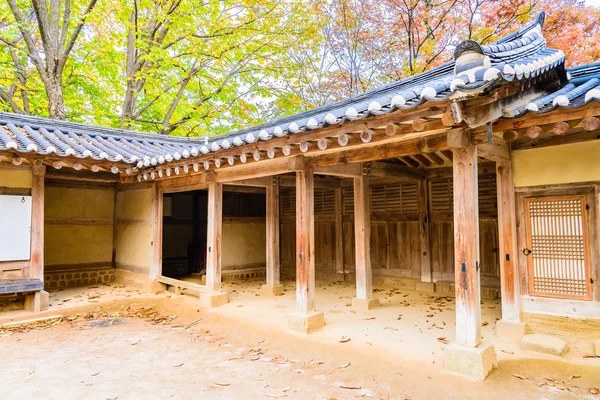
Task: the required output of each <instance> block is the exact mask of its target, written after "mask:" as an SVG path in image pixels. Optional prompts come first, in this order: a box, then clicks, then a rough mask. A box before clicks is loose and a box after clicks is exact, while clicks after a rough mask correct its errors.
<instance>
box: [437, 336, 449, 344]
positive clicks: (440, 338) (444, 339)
mask: <svg viewBox="0 0 600 400" xmlns="http://www.w3.org/2000/svg"><path fill="white" fill-rule="evenodd" d="M437 341H438V342H440V343H444V344H448V343H450V342H449V341H448V339H446V338H445V337H439V338H437Z"/></svg>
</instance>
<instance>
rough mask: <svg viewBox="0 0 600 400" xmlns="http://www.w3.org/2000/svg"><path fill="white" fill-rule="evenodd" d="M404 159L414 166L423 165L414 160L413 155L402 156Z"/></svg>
mask: <svg viewBox="0 0 600 400" xmlns="http://www.w3.org/2000/svg"><path fill="white" fill-rule="evenodd" d="M400 159H401V160H402V161H404V162H405V163H407V164H408V165H410V166H411V167H412V168H419V167H420V166H421V165H420V164H419V163H418V162H417V161H416V160H414V159H413V158H412V157H411V156H404V157H402V158H400Z"/></svg>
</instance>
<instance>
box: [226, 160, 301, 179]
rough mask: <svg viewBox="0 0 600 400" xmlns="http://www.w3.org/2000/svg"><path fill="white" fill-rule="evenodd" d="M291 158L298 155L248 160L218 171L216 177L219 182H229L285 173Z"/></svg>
mask: <svg viewBox="0 0 600 400" xmlns="http://www.w3.org/2000/svg"><path fill="white" fill-rule="evenodd" d="M298 157H301V156H298ZM289 160H296V157H294V158H275V159H273V160H265V161H263V162H260V163H256V161H253V162H250V160H248V162H247V163H246V164H242V165H241V166H239V167H228V168H224V169H222V170H218V171H216V179H217V182H219V183H228V182H235V181H241V180H248V179H255V178H264V177H268V176H272V175H280V174H285V173H288V172H290V167H289V166H288V163H289V162H290V161H289Z"/></svg>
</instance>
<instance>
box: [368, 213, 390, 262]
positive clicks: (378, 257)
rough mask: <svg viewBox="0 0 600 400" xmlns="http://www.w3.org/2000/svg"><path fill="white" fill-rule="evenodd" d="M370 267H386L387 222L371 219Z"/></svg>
mask: <svg viewBox="0 0 600 400" xmlns="http://www.w3.org/2000/svg"><path fill="white" fill-rule="evenodd" d="M370 248H371V267H372V268H388V223H387V222H384V221H371V242H370Z"/></svg>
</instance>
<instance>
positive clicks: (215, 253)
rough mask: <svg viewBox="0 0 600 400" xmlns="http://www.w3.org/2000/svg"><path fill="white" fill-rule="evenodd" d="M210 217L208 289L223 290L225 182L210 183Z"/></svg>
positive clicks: (210, 291)
mask: <svg viewBox="0 0 600 400" xmlns="http://www.w3.org/2000/svg"><path fill="white" fill-rule="evenodd" d="M207 208H208V217H207V220H206V226H207V233H206V289H207V292H208V293H219V292H220V291H221V243H222V228H223V184H221V183H217V182H213V183H210V184H209V185H208V207H207Z"/></svg>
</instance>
